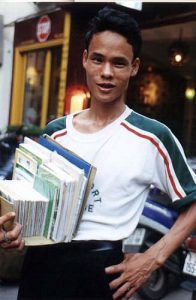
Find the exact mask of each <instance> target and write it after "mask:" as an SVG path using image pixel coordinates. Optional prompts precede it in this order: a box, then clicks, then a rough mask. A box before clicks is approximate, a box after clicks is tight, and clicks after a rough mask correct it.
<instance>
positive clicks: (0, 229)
mask: <svg viewBox="0 0 196 300" xmlns="http://www.w3.org/2000/svg"><path fill="white" fill-rule="evenodd" d="M14 218H15V213H14V212H9V213H6V214H4V215H3V216H1V217H0V247H1V248H4V249H12V248H16V249H18V250H22V249H23V247H24V241H23V240H22V238H21V230H22V226H21V225H20V224H18V223H14ZM6 226H8V227H6ZM6 228H7V229H6Z"/></svg>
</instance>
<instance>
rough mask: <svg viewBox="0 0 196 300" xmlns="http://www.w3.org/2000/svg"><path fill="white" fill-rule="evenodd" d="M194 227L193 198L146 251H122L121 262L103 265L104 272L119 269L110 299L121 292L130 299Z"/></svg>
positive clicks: (111, 272)
mask: <svg viewBox="0 0 196 300" xmlns="http://www.w3.org/2000/svg"><path fill="white" fill-rule="evenodd" d="M194 228H196V202H194V203H192V204H191V205H190V206H189V207H188V208H187V209H186V210H185V211H183V212H182V213H181V214H180V215H179V217H178V219H177V220H176V222H175V224H174V225H173V227H172V228H171V229H170V230H169V231H168V233H167V234H166V235H164V236H163V237H162V238H161V239H160V240H159V241H158V242H157V243H156V244H154V245H153V246H152V247H150V248H149V249H148V250H147V251H145V252H144V253H137V254H131V253H130V254H125V258H124V260H123V262H122V263H120V264H119V265H115V266H110V267H108V268H106V273H107V274H114V273H119V277H118V278H117V279H115V280H113V281H112V282H110V288H111V289H112V290H115V292H114V294H113V299H119V298H121V297H122V296H123V299H129V298H130V297H131V296H132V295H133V294H134V293H135V292H136V290H137V289H138V288H139V287H140V286H141V285H142V284H143V283H144V282H145V281H146V280H147V279H148V278H149V277H150V275H151V274H152V272H153V271H155V270H156V269H158V268H159V267H161V266H162V265H163V264H164V262H165V261H166V260H167V259H168V257H169V256H170V255H171V254H172V253H173V252H174V251H175V250H176V249H177V248H178V247H179V245H180V244H181V243H182V242H183V241H184V240H185V239H186V238H187V237H188V236H189V235H190V233H191V232H192V231H193V230H194Z"/></svg>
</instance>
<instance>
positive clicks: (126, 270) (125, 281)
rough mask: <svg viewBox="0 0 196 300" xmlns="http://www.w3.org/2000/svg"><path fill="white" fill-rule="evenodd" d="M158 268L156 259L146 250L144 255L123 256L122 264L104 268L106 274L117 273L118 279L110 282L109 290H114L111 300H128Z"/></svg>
mask: <svg viewBox="0 0 196 300" xmlns="http://www.w3.org/2000/svg"><path fill="white" fill-rule="evenodd" d="M158 266H159V264H158V262H157V261H156V257H154V255H151V254H150V252H149V251H148V250H147V251H146V252H144V253H137V254H132V253H130V254H125V258H124V260H123V262H122V263H120V264H118V265H115V266H110V267H108V268H106V273H107V274H114V273H119V277H118V278H117V279H115V280H113V281H112V282H110V288H111V290H115V292H114V294H113V299H125V300H128V299H129V298H130V297H131V296H132V295H133V294H134V293H135V292H136V290H137V289H138V288H139V287H140V286H141V285H142V284H143V283H144V282H145V281H146V280H147V279H148V278H149V277H150V275H151V274H152V272H153V271H154V270H155V269H157V268H158Z"/></svg>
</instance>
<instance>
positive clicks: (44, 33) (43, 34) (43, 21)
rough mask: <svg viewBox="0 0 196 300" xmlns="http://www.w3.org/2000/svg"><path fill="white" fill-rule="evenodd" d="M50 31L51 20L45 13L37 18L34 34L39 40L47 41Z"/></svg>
mask: <svg viewBox="0 0 196 300" xmlns="http://www.w3.org/2000/svg"><path fill="white" fill-rule="evenodd" d="M50 32H51V20H50V18H49V17H48V16H47V15H45V16H42V17H41V18H39V20H38V23H37V28H36V35H37V39H38V41H39V42H45V41H47V39H48V37H49V35H50Z"/></svg>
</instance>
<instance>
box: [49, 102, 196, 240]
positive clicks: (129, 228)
mask: <svg viewBox="0 0 196 300" xmlns="http://www.w3.org/2000/svg"><path fill="white" fill-rule="evenodd" d="M73 115H74V114H70V115H68V116H67V117H66V128H63V129H62V130H59V131H57V132H55V133H54V134H53V135H52V137H53V138H54V139H56V140H57V142H59V143H60V144H62V145H63V146H65V147H66V148H68V149H70V150H72V151H74V152H75V153H77V154H78V155H80V156H81V157H83V158H84V159H85V160H87V161H89V162H90V163H91V164H92V165H94V166H95V167H96V168H97V172H96V176H95V180H94V184H93V187H92V189H91V192H90V195H89V198H88V201H87V205H86V209H85V211H84V214H83V217H82V220H81V224H80V226H79V229H78V232H77V235H76V237H75V239H76V240H120V239H124V238H126V237H128V236H129V235H130V234H131V233H132V232H133V231H134V229H135V227H136V226H137V224H138V221H139V218H140V215H141V213H142V210H143V207H144V202H145V200H146V198H147V195H148V192H149V188H150V186H151V184H154V185H155V186H157V187H158V188H160V189H161V190H163V191H165V192H166V193H168V194H169V196H170V197H171V199H172V200H173V201H175V202H176V203H177V202H180V201H183V200H179V199H182V198H183V199H184V202H183V205H185V204H186V198H187V202H188V201H189V202H190V201H192V200H190V199H189V198H190V197H191V196H190V197H189V190H190V185H191V189H192V191H193V192H194V193H195V194H196V185H195V182H196V179H195V174H193V172H192V171H191V170H190V169H189V167H188V166H187V164H186V161H185V157H184V154H183V151H182V148H181V146H180V144H179V142H178V141H177V139H176V138H175V137H174V136H173V134H172V133H171V131H170V130H169V129H168V128H167V127H166V126H165V125H163V124H161V123H160V122H158V121H155V120H152V119H149V118H146V117H144V116H142V115H140V114H137V113H135V112H134V111H132V110H131V109H130V108H128V107H127V106H126V109H125V111H124V112H123V113H122V114H121V115H120V116H119V118H118V119H116V120H115V121H114V122H112V123H110V124H109V125H107V126H106V127H105V128H103V129H101V130H99V131H97V132H95V133H88V134H86V133H81V132H79V131H77V130H76V129H75V128H74V127H73ZM54 127H55V126H54ZM46 132H47V131H46ZM170 146H171V149H170ZM176 155H177V156H176ZM178 164H180V165H178ZM179 167H180V168H181V169H179ZM185 170H186V173H187V174H188V175H187V176H189V178H190V185H189V186H186V184H185V180H184V179H183V178H182V177H183V174H182V172H185ZM191 199H192V198H191ZM181 205H182V204H181V203H180V205H179V206H181Z"/></svg>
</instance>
